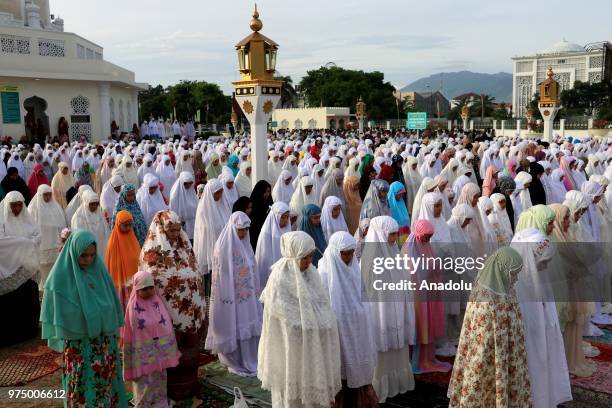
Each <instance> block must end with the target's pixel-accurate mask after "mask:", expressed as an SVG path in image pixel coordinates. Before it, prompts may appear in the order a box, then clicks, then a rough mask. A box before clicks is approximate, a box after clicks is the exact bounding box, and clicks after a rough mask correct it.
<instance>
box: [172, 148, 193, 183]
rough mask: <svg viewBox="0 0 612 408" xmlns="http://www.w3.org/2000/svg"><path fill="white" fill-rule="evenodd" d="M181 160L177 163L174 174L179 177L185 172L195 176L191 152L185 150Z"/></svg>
mask: <svg viewBox="0 0 612 408" xmlns="http://www.w3.org/2000/svg"><path fill="white" fill-rule="evenodd" d="M179 156H180V157H179V159H178V160H177V162H176V167H175V168H174V172H175V173H176V174H177V177H178V176H179V175H180V174H181V173H182V172H184V171H186V172H188V173H191V174H193V167H192V166H191V152H189V150H183V151H182V152H181V154H180V155H179Z"/></svg>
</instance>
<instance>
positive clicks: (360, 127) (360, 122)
mask: <svg viewBox="0 0 612 408" xmlns="http://www.w3.org/2000/svg"><path fill="white" fill-rule="evenodd" d="M363 122H364V120H363V119H359V133H363Z"/></svg>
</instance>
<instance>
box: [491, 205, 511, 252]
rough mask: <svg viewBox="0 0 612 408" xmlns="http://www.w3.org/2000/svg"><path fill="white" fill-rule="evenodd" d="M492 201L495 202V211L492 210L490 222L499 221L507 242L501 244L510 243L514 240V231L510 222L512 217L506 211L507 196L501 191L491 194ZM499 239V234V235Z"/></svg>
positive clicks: (493, 223)
mask: <svg viewBox="0 0 612 408" xmlns="http://www.w3.org/2000/svg"><path fill="white" fill-rule="evenodd" d="M490 198H491V201H492V202H493V212H491V213H490V214H489V216H488V218H489V222H491V224H492V225H495V223H498V224H499V226H500V227H501V230H500V232H502V233H503V235H504V240H503V241H504V242H505V244H501V245H510V242H511V241H512V236H513V231H512V224H510V218H509V217H508V211H506V197H505V196H504V195H503V194H500V193H494V194H491V197H490ZM498 239H499V236H498Z"/></svg>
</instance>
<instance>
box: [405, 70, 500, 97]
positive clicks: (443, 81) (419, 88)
mask: <svg viewBox="0 0 612 408" xmlns="http://www.w3.org/2000/svg"><path fill="white" fill-rule="evenodd" d="M428 85H429V88H428V87H427V86H428ZM440 85H442V89H441V91H442V93H443V94H444V96H446V98H448V99H449V100H450V99H451V98H454V97H455V96H459V95H461V94H464V93H468V92H474V93H477V94H480V93H484V94H487V95H491V96H493V97H495V102H497V103H500V102H512V74H509V73H507V72H499V73H497V74H481V73H479V72H470V71H460V72H442V73H439V74H434V75H430V76H428V77H426V78H421V79H418V80H416V81H414V82H412V83H411V84H408V85H406V86H405V87H403V88H402V89H401V91H402V92H404V91H415V92H428V91H431V92H433V91H438V90H440Z"/></svg>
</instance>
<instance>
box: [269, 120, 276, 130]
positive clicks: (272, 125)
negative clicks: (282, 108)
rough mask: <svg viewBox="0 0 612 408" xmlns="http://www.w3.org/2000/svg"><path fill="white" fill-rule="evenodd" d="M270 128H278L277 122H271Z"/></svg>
mask: <svg viewBox="0 0 612 408" xmlns="http://www.w3.org/2000/svg"><path fill="white" fill-rule="evenodd" d="M270 127H273V128H275V127H278V122H277V121H275V120H273V121H272V122H270Z"/></svg>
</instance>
